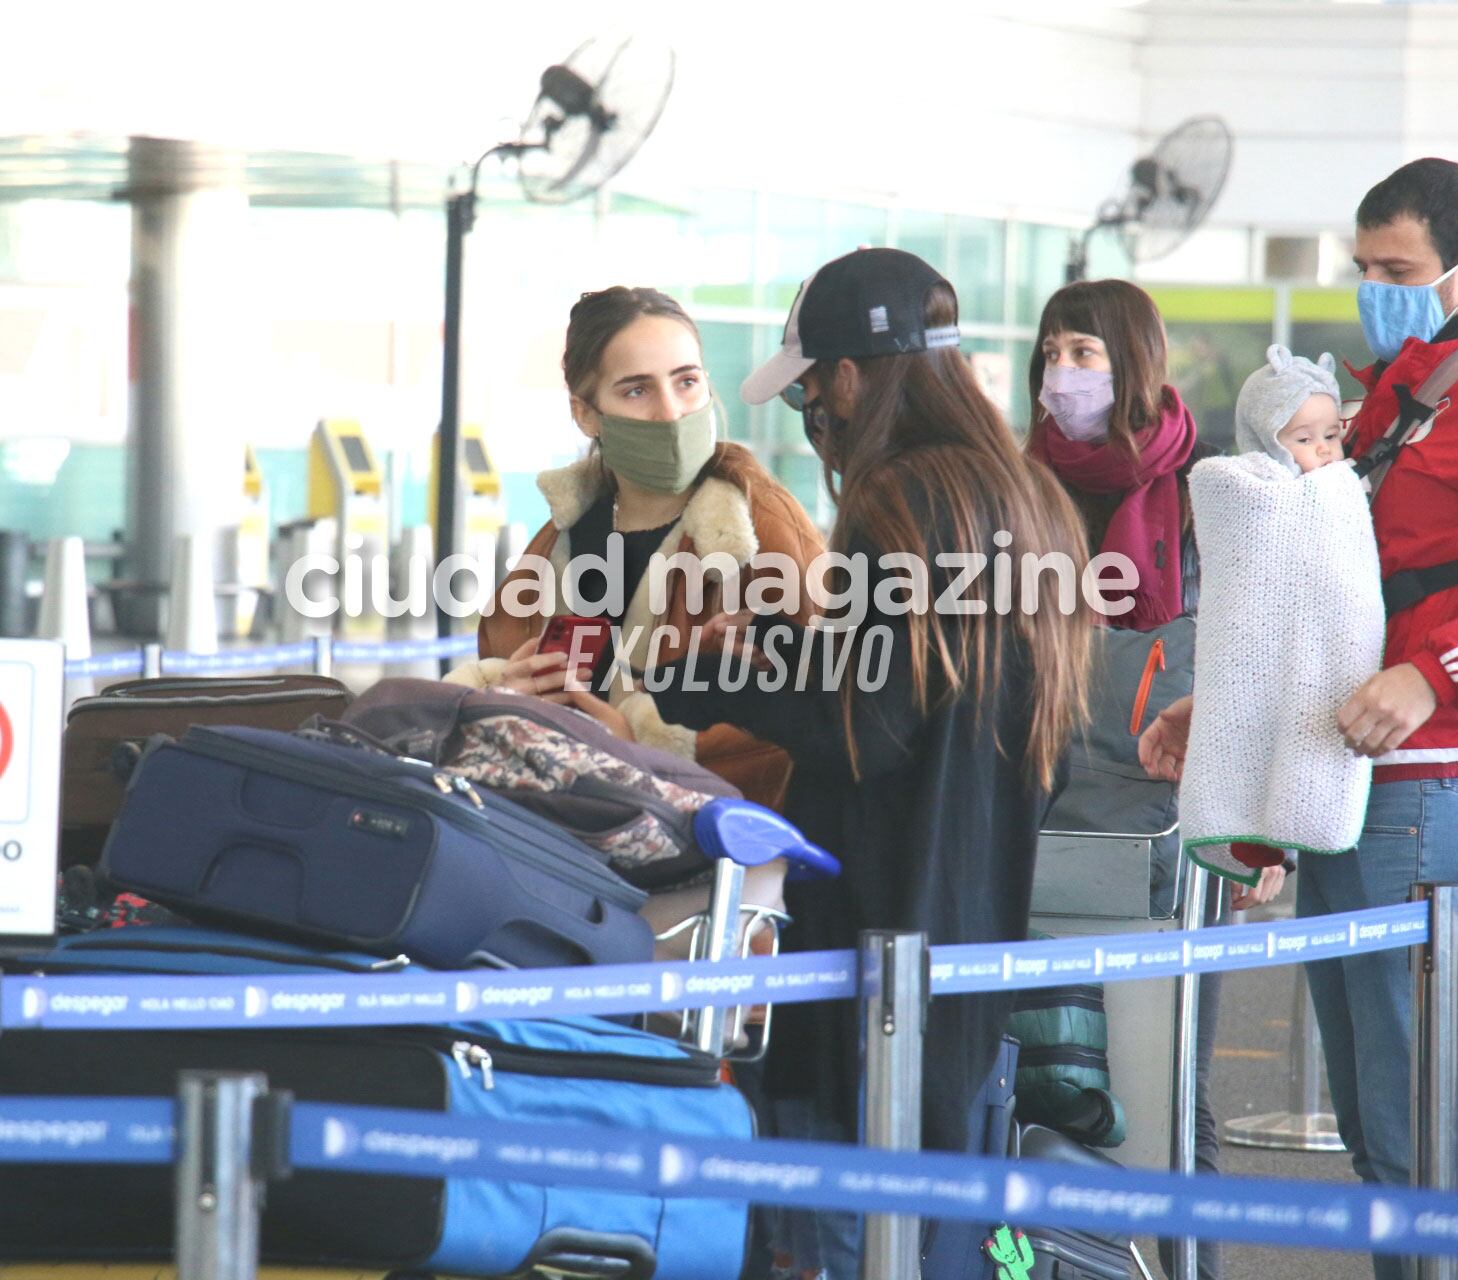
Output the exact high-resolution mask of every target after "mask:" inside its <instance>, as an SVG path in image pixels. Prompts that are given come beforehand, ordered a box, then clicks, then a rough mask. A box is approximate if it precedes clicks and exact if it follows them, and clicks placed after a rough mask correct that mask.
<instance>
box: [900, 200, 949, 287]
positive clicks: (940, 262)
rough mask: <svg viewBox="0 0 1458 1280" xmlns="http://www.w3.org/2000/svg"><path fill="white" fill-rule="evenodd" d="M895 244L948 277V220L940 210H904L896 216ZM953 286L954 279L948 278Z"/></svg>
mask: <svg viewBox="0 0 1458 1280" xmlns="http://www.w3.org/2000/svg"><path fill="white" fill-rule="evenodd" d="M896 221H897V229H896V247H897V248H898V249H905V250H906V252H907V253H914V254H916V256H917V257H918V258H922V259H924V260H925V261H927V262H930V263H931V264H932V266H934V267H935V268H936V269H937V270H938V271H940V272H941V273H942V274H943V275H945V276H946V277H947V279H949V280H951V278H952V277H951V270H952V266H951V251H950V248H949V245H948V236H949V225H948V224H949V223H950V222H951V219H950V218H948V217H947V215H946V214H944V213H924V212H922V211H921V210H918V209H905V210H902V211H901V212H900V213H899V214H898V215H897V220H896ZM952 283H953V284H954V285H955V284H956V281H952Z"/></svg>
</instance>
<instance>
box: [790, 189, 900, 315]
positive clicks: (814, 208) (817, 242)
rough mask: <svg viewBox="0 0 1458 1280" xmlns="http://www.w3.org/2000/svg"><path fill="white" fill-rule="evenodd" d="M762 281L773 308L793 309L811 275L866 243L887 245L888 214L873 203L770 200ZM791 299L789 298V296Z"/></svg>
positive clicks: (792, 198)
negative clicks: (771, 287)
mask: <svg viewBox="0 0 1458 1280" xmlns="http://www.w3.org/2000/svg"><path fill="white" fill-rule="evenodd" d="M766 224H767V226H766V231H767V234H766V237H765V241H764V244H763V246H762V249H763V261H764V266H765V274H764V282H765V283H766V284H767V285H778V286H779V288H778V289H774V290H767V291H766V302H767V304H768V305H771V306H780V305H784V306H786V307H788V306H789V304H790V303H791V302H793V301H794V297H795V293H796V290H797V289H798V288H799V286H800V282H801V281H802V280H804V279H805V277H806V276H808V275H810V273H811V272H813V271H815V270H816V269H817V268H819V267H821V266H823V265H824V264H825V263H827V262H829V261H831V260H832V259H833V258H839V257H841V256H842V255H844V254H847V253H850V252H852V251H853V250H854V249H856V248H858V247H859V246H860V245H863V244H873V245H880V244H885V243H886V231H887V211H886V210H885V209H883V208H877V207H875V206H872V205H859V204H836V203H832V202H830V201H826V200H810V199H806V198H804V197H800V196H782V195H771V196H768V197H766ZM787 291H788V296H787V297H786V296H785V295H786V292H787Z"/></svg>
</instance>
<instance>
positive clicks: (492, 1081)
mask: <svg viewBox="0 0 1458 1280" xmlns="http://www.w3.org/2000/svg"><path fill="white" fill-rule="evenodd" d="M408 1038H409V1039H410V1041H411V1042H412V1043H416V1044H418V1043H420V1042H421V1041H422V1040H423V1041H426V1042H428V1043H430V1044H433V1045H435V1046H437V1047H439V1048H441V1049H444V1050H445V1051H447V1052H448V1053H449V1054H450V1056H451V1057H452V1059H454V1061H455V1063H456V1066H457V1068H458V1069H459V1070H460V1072H461V1078H462V1079H465V1080H469V1079H471V1078H472V1076H473V1074H474V1073H475V1072H476V1071H479V1072H480V1073H481V1085H482V1088H484V1089H494V1088H495V1087H496V1073H497V1072H498V1071H505V1072H507V1073H508V1074H509V1075H526V1076H553V1077H559V1078H567V1079H574V1080H616V1081H620V1082H622V1083H625V1084H657V1085H665V1086H670V1087H676V1088H695V1089H709V1088H713V1087H714V1086H715V1085H717V1084H718V1083H719V1060H718V1059H717V1058H714V1057H711V1056H710V1055H708V1054H702V1053H698V1052H694V1053H693V1055H692V1056H689V1054H688V1052H687V1051H685V1056H684V1057H681V1058H630V1057H628V1056H627V1055H626V1054H614V1053H573V1052H570V1051H563V1052H557V1051H555V1050H551V1049H532V1048H528V1047H526V1046H524V1045H515V1044H508V1043H506V1042H505V1041H503V1040H497V1039H495V1038H494V1037H487V1036H482V1037H478V1038H476V1039H473V1040H465V1039H460V1038H459V1037H458V1035H453V1034H452V1033H451V1032H450V1031H449V1030H447V1029H444V1028H435V1027H422V1028H417V1029H415V1030H413V1031H411V1032H409V1033H408Z"/></svg>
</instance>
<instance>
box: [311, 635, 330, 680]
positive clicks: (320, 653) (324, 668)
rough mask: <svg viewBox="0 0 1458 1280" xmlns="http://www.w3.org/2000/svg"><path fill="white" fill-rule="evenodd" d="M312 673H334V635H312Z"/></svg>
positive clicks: (325, 674)
mask: <svg viewBox="0 0 1458 1280" xmlns="http://www.w3.org/2000/svg"><path fill="white" fill-rule="evenodd" d="M314 674H315V675H316V676H332V675H333V674H334V637H333V636H315V637H314Z"/></svg>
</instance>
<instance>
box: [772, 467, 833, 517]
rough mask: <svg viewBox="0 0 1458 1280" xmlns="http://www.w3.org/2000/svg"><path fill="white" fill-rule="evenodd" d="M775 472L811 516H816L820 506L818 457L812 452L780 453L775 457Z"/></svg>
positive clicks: (820, 476) (820, 474)
mask: <svg viewBox="0 0 1458 1280" xmlns="http://www.w3.org/2000/svg"><path fill="white" fill-rule="evenodd" d="M775 474H776V476H778V477H779V481H780V483H781V484H782V485H784V486H785V488H786V489H788V490H789V491H790V492H791V493H792V494H793V495H794V496H795V499H796V500H797V501H798V502H799V503H800V505H801V506H802V507H804V508H805V510H806V511H808V512H809V513H810V515H811V518H812V519H813V518H816V516H817V512H818V511H819V509H820V506H821V480H822V473H821V467H820V459H819V458H817V457H816V456H815V455H814V454H813V453H781V454H780V455H779V456H778V457H777V458H776V459H775Z"/></svg>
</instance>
